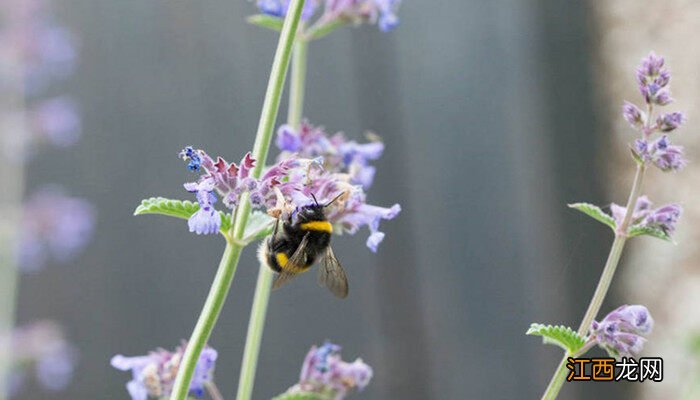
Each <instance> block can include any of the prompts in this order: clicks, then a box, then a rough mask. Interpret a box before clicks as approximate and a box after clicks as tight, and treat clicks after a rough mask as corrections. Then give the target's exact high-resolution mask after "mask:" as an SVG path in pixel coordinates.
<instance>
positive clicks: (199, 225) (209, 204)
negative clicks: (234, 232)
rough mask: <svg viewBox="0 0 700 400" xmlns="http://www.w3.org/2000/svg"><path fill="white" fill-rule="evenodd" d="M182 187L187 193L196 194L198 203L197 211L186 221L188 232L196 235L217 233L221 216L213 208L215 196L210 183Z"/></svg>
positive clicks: (190, 184) (187, 184) (189, 184)
mask: <svg viewBox="0 0 700 400" xmlns="http://www.w3.org/2000/svg"><path fill="white" fill-rule="evenodd" d="M184 186H185V189H186V190H187V191H188V192H191V193H196V194H197V202H198V203H199V210H198V211H197V212H195V213H194V214H192V216H191V217H190V218H189V219H188V220H187V226H189V228H190V232H194V233H196V234H198V235H202V234H204V235H209V234H212V233H216V232H218V231H219V228H220V227H221V216H220V215H219V212H218V211H216V209H215V208H214V203H216V195H215V194H214V185H213V184H212V182H211V181H204V182H201V183H186V184H185V185H184Z"/></svg>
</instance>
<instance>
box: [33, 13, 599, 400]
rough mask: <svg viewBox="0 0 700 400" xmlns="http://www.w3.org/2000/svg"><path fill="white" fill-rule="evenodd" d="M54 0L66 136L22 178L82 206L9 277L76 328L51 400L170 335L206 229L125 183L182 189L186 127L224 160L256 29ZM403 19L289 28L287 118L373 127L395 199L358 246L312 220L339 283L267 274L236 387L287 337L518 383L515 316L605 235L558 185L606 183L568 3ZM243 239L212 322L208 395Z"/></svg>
mask: <svg viewBox="0 0 700 400" xmlns="http://www.w3.org/2000/svg"><path fill="white" fill-rule="evenodd" d="M57 4H58V5H59V6H60V7H59V11H60V15H61V17H62V18H64V20H65V21H66V22H67V23H68V24H69V25H70V26H71V27H72V28H73V29H75V30H76V31H77V32H78V33H79V34H80V35H81V39H82V51H81V52H82V62H81V66H80V71H79V73H78V76H77V77H76V78H75V79H74V80H73V81H72V82H71V83H70V85H69V86H70V89H71V90H73V91H74V92H75V93H76V94H77V95H78V96H79V98H80V99H81V101H82V104H83V111H84V127H85V137H84V139H83V140H82V141H81V142H80V144H79V146H78V147H76V148H74V149H71V150H69V151H67V152H54V153H51V154H50V155H47V156H46V157H43V158H41V159H38V160H36V161H35V162H34V163H33V164H32V165H31V166H30V170H29V177H30V182H29V184H30V186H32V185H34V184H36V183H38V182H44V181H56V182H63V183H65V184H66V185H67V186H69V187H70V188H72V189H73V190H74V192H75V193H76V194H79V195H82V196H86V197H88V198H90V199H92V200H93V201H94V202H95V203H96V204H97V206H98V208H99V221H98V223H99V226H98V232H97V235H96V237H95V239H94V241H93V243H92V245H91V246H90V248H89V249H88V250H87V251H86V253H85V254H84V255H83V256H82V257H81V258H80V259H79V260H78V261H77V262H76V263H75V264H74V265H69V266H51V268H49V269H48V270H47V271H45V272H43V273H42V274H41V275H37V276H31V277H26V278H25V279H24V280H23V282H22V288H21V290H22V292H21V299H20V301H21V304H22V307H21V309H20V319H23V320H27V319H31V318H35V317H42V316H53V317H55V318H58V319H60V320H62V321H64V322H65V323H66V325H67V326H68V328H69V332H70V335H71V336H72V337H73V338H74V339H75V340H76V342H77V343H78V345H79V346H80V348H81V351H82V359H81V364H80V370H79V371H78V375H77V377H76V379H75V381H74V384H73V385H72V386H71V387H70V388H69V390H67V391H66V392H64V393H62V394H59V395H55V396H52V398H57V399H76V398H79V399H89V398H90V399H94V398H110V399H112V398H115V399H116V398H126V392H125V391H124V384H125V382H126V380H127V379H128V376H127V374H124V373H120V372H117V371H115V370H113V369H111V368H110V367H109V364H108V361H109V358H110V357H111V355H113V354H115V353H125V354H141V353H143V352H144V351H146V350H148V349H151V348H155V347H158V346H165V347H171V346H174V345H176V344H178V343H179V341H180V339H182V338H187V337H188V336H189V334H190V332H191V329H192V327H193V325H194V322H195V319H196V316H197V314H198V312H199V311H200V308H201V306H202V304H203V300H204V297H205V296H206V293H207V291H208V287H209V284H210V283H211V279H212V277H213V275H214V272H215V269H216V266H217V264H218V259H219V256H220V252H221V250H222V248H223V242H222V240H221V239H219V238H213V237H196V236H194V235H191V234H189V233H188V232H187V229H186V224H185V223H184V222H182V221H176V220H169V219H165V218H162V217H139V218H135V217H131V213H132V211H133V209H134V207H135V206H136V205H137V204H138V202H139V201H140V199H141V198H144V197H149V196H152V195H163V196H168V197H176V198H188V197H189V196H188V194H187V193H185V192H184V190H183V189H182V183H183V182H185V181H186V180H188V179H191V175H189V174H188V172H187V171H186V169H185V168H184V165H183V164H182V163H181V162H180V161H179V160H178V159H177V157H176V153H177V152H178V150H179V149H180V148H182V147H183V146H184V145H188V144H192V145H195V146H197V147H201V148H204V149H207V150H208V151H209V152H210V153H214V154H222V155H224V156H226V157H227V158H228V159H229V160H236V159H238V158H239V157H240V156H241V155H242V154H243V153H244V152H245V151H246V150H248V149H249V148H250V147H251V146H252V143H253V135H254V132H255V128H256V123H257V120H258V116H259V109H260V106H261V103H262V95H263V91H264V87H265V84H266V81H267V75H268V73H269V66H270V63H271V59H272V54H273V51H274V46H275V42H276V36H275V35H274V34H272V33H270V32H267V31H263V30H261V29H259V28H255V27H251V26H248V25H246V24H245V23H244V22H243V19H244V17H245V16H246V15H248V14H250V13H252V12H253V7H252V6H251V5H250V4H249V3H247V2H245V1H238V0H229V1H198V2H195V1H185V0H171V1H165V0H160V1H154V0H149V1H142V0H123V1H109V0H62V1H57ZM401 18H402V24H401V26H400V27H399V28H398V30H397V31H395V32H393V33H391V34H381V33H380V32H378V31H377V30H376V29H375V28H372V27H365V28H361V29H345V30H343V31H341V32H339V33H336V34H333V35H332V36H331V37H328V38H325V39H323V40H322V41H319V42H318V43H314V44H313V46H312V48H311V52H310V57H311V58H310V61H309V77H308V78H309V79H308V82H309V84H308V92H307V93H308V101H307V105H306V115H307V116H308V117H309V118H311V119H312V120H313V121H315V122H317V123H319V124H323V125H325V126H326V127H328V129H329V130H331V131H335V130H343V131H345V132H346V133H347V134H348V135H350V136H353V137H357V138H359V137H360V135H361V133H362V132H363V131H364V130H365V129H372V130H374V131H376V132H378V133H379V134H381V135H382V136H383V137H384V140H385V142H386V143H387V151H386V154H385V156H384V158H383V159H382V160H380V161H379V163H378V167H379V173H378V176H377V180H376V185H375V187H374V188H373V189H372V192H371V193H370V199H371V200H372V201H373V202H376V203H378V204H384V205H390V204H393V203H394V202H400V203H401V204H402V206H403V210H404V211H403V213H402V214H401V216H400V217H399V218H398V219H397V220H395V221H392V222H389V223H386V224H385V225H384V228H385V230H386V232H387V238H386V240H385V242H384V243H383V244H382V246H381V248H380V252H379V253H378V254H377V255H372V254H370V253H369V252H368V251H367V250H366V248H365V247H364V240H365V235H364V234H361V235H359V236H357V237H342V238H336V239H335V240H334V245H335V248H336V254H337V255H338V257H339V258H341V259H342V260H343V262H344V264H345V265H346V268H347V270H348V274H349V276H350V280H351V285H352V294H351V296H350V298H349V299H348V300H346V301H336V300H335V299H333V298H332V297H331V296H329V295H328V294H327V293H325V292H324V291H322V290H321V289H319V288H317V287H316V284H315V282H314V279H313V277H312V276H304V277H302V278H300V279H298V281H296V282H294V284H293V285H290V286H289V287H286V288H285V289H284V290H281V291H279V292H276V293H274V296H273V298H272V301H271V303H270V312H269V317H268V322H267V326H266V333H265V337H264V342H263V349H262V355H261V359H260V364H259V366H260V369H259V374H258V380H257V387H256V392H255V398H256V399H265V398H269V397H271V396H272V395H273V394H275V393H278V392H280V391H282V390H284V389H285V388H286V387H287V386H289V385H291V384H292V383H294V381H295V380H296V379H297V375H298V369H299V365H300V363H301V360H302V359H303V356H304V354H305V352H306V351H307V349H308V347H309V346H310V345H311V344H313V343H319V342H321V341H323V340H324V339H326V338H328V339H332V340H334V341H335V342H337V343H340V344H342V345H343V346H344V349H345V350H344V352H345V356H346V358H354V357H356V356H362V358H363V359H364V360H365V361H367V362H368V363H370V364H371V365H373V366H374V367H375V380H374V381H373V383H372V384H371V386H370V387H369V388H368V389H367V391H366V392H365V393H364V394H363V395H362V396H361V397H362V398H366V399H380V398H381V399H426V398H435V399H515V398H518V399H520V398H523V399H525V398H535V397H536V396H538V395H539V394H540V392H541V390H542V389H543V388H544V386H545V384H546V380H547V379H548V377H549V374H551V372H552V370H553V368H554V367H555V365H556V362H557V360H558V357H559V356H560V353H559V351H557V350H556V349H554V348H545V347H543V346H541V345H540V344H539V341H538V340H537V339H535V338H531V337H526V336H525V335H524V334H523V333H524V331H525V330H526V328H527V327H528V325H529V323H530V322H532V321H543V322H565V323H570V324H575V323H576V320H577V319H578V318H580V316H581V315H580V314H581V313H582V312H583V310H584V302H585V301H586V299H587V297H588V296H590V294H591V293H592V290H593V281H592V279H594V278H592V277H595V276H597V274H598V271H599V266H601V265H602V261H603V258H604V251H605V247H606V246H607V244H608V237H607V236H605V233H604V231H603V230H602V229H600V228H599V227H597V226H594V225H593V224H591V223H588V222H587V221H585V220H584V219H583V218H581V217H579V216H577V215H574V214H573V213H572V212H570V211H568V210H567V209H566V207H565V206H564V204H565V203H566V202H572V201H575V200H589V201H600V202H604V196H603V194H602V193H601V189H600V180H601V177H600V175H599V174H598V173H597V172H598V171H596V170H595V168H594V164H593V161H594V157H593V156H592V154H594V153H595V152H596V151H597V150H598V149H599V146H600V145H601V143H600V141H599V140H597V139H596V126H597V125H596V124H597V122H596V121H595V119H594V117H593V106H592V104H593V97H592V89H591V84H592V78H591V75H590V73H589V63H590V60H591V58H592V53H593V51H594V50H595V49H594V47H593V46H592V45H591V42H592V40H591V37H592V35H591V33H590V29H591V26H590V25H589V21H588V18H589V15H588V11H587V10H586V9H585V4H579V3H570V2H547V1H536V0H531V1H510V2H490V1H475V0H470V1H457V0H450V1H439V2H426V1H415V0H414V1H411V0H407V1H406V2H405V4H404V7H403V9H402V10H401ZM280 115H285V114H284V110H283V111H282V113H281V114H280ZM254 253H255V252H254V249H252V248H251V249H249V250H248V251H246V253H245V254H244V256H243V258H242V261H241V264H240V267H239V270H238V273H237V276H236V280H235V282H234V285H233V288H232V291H231V294H230V296H229V299H228V302H227V304H226V307H225V309H224V312H223V315H222V317H221V319H220V322H219V324H218V326H217V328H216V330H215V332H214V335H213V337H212V339H211V344H212V345H213V346H214V347H216V348H217V349H218V350H219V352H220V358H219V361H218V370H217V377H218V383H219V385H220V386H221V388H222V390H223V392H224V394H225V395H226V397H227V398H233V394H234V392H235V387H236V380H237V377H238V369H239V361H240V356H241V354H242V350H243V344H244V335H245V326H246V324H247V321H248V315H249V308H250V302H251V298H252V293H253V288H254V282H255V277H256V273H257V264H256V262H255V256H254ZM527 360H531V361H527ZM526 363H527V364H526ZM605 386H606V389H607V390H608V391H607V392H606V393H607V394H608V395H610V393H611V392H610V391H609V389H610V386H609V385H605ZM585 389H586V390H587V392H586V393H589V394H592V393H593V391H592V390H591V391H588V390H589V389H595V388H592V387H591V385H588V386H587V387H586V388H585ZM574 395H575V394H574V393H573V390H569V391H568V393H566V395H565V396H566V398H573V397H574ZM358 397H359V396H358ZM24 398H37V399H38V398H46V394H45V393H44V392H41V391H40V390H38V389H36V390H30V391H27V392H24ZM610 398H612V397H610Z"/></svg>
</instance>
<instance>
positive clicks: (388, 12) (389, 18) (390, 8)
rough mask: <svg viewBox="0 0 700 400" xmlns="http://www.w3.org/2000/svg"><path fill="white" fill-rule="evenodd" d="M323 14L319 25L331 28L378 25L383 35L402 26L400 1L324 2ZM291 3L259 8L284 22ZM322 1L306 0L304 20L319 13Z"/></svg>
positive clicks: (260, 2) (263, 2) (262, 2)
mask: <svg viewBox="0 0 700 400" xmlns="http://www.w3.org/2000/svg"><path fill="white" fill-rule="evenodd" d="M322 2H323V11H322V12H321V13H320V16H319V17H318V21H317V23H316V24H317V25H328V24H331V23H335V22H336V21H345V22H349V23H353V24H357V25H359V24H362V23H369V24H376V25H377V26H378V27H379V29H380V30H382V31H383V32H388V31H390V30H392V29H394V28H395V27H396V26H397V25H398V24H399V17H398V15H397V12H398V9H399V6H400V3H401V0H323V1H322ZM289 3H290V0H257V1H256V5H257V6H258V9H259V10H260V12H262V13H263V14H267V15H269V16H272V17H277V18H282V17H284V16H285V15H287V11H288V10H289ZM319 3H320V1H319V0H307V1H306V2H305V3H304V8H303V10H302V13H301V18H302V20H305V21H307V20H309V19H311V17H313V15H314V14H315V13H316V11H317V10H318V9H319Z"/></svg>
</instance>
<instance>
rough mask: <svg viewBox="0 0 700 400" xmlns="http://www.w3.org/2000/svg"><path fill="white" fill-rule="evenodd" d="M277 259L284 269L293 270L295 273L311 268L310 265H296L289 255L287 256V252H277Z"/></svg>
mask: <svg viewBox="0 0 700 400" xmlns="http://www.w3.org/2000/svg"><path fill="white" fill-rule="evenodd" d="M275 260H276V261H277V265H279V266H280V268H282V269H283V270H287V271H289V272H293V273H295V274H298V273H301V272H304V271H306V270H308V269H309V267H310V265H294V264H291V263H290V262H289V257H287V255H286V254H284V253H277V254H275Z"/></svg>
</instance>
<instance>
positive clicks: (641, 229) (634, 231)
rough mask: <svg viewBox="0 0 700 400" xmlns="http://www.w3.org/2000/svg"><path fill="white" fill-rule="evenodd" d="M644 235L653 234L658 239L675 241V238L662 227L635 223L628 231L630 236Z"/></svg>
mask: <svg viewBox="0 0 700 400" xmlns="http://www.w3.org/2000/svg"><path fill="white" fill-rule="evenodd" d="M642 235H645V236H652V237H655V238H657V239H661V240H665V241H667V242H673V239H672V238H671V236H670V235H669V234H668V233H666V232H664V231H663V230H662V229H659V228H654V227H651V226H642V225H634V226H633V227H631V228H630V231H629V233H628V236H629V237H635V236H642Z"/></svg>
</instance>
